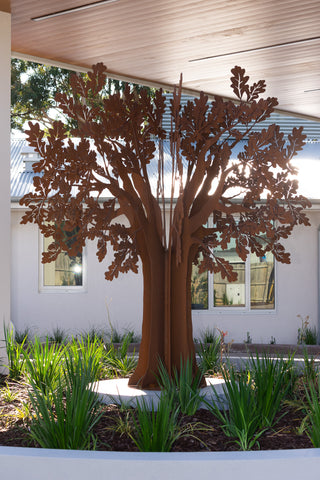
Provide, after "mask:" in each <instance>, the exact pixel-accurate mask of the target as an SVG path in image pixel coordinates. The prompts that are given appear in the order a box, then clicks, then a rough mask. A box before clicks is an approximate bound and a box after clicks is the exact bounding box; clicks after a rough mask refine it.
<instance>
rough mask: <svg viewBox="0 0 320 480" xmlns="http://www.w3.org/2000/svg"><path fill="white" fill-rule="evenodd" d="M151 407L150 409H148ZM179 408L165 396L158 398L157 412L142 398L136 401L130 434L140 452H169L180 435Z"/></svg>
mask: <svg viewBox="0 0 320 480" xmlns="http://www.w3.org/2000/svg"><path fill="white" fill-rule="evenodd" d="M150 407H151V408H150ZM178 414H179V407H177V406H176V405H175V404H174V402H173V400H172V399H171V401H169V399H168V396H167V395H161V396H160V398H159V402H158V406H157V410H156V409H155V406H154V403H153V402H151V405H150V404H149V403H148V402H146V400H145V399H144V398H142V400H137V407H136V409H135V410H134V411H133V413H132V422H133V431H132V433H131V434H130V436H131V438H132V440H133V441H134V443H135V444H136V445H137V447H138V449H139V451H140V452H170V450H171V449H172V446H173V444H174V442H175V441H176V440H177V439H178V438H179V436H180V435H181V430H180V428H179V419H178Z"/></svg>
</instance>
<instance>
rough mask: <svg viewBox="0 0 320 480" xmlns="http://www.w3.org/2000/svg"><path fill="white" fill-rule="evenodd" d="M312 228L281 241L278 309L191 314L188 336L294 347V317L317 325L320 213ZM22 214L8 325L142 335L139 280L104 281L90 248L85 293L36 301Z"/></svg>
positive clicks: (29, 237) (32, 249) (16, 229)
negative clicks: (208, 332)
mask: <svg viewBox="0 0 320 480" xmlns="http://www.w3.org/2000/svg"><path fill="white" fill-rule="evenodd" d="M309 216H310V220H311V223H312V226H311V227H298V228H296V229H295V231H294V235H293V236H292V237H291V238H289V239H288V240H287V241H286V247H287V249H288V250H289V251H290V252H291V257H292V263H291V264H290V265H283V264H277V265H276V267H277V268H276V309H275V310H274V311H268V312H254V311H253V312H246V313H244V312H242V313H241V312H235V311H232V310H231V311H230V313H229V312H223V313H222V312H219V311H217V312H215V313H212V312H206V311H193V326H194V336H199V335H200V333H201V331H204V330H205V329H206V328H213V327H218V328H220V329H222V330H223V331H228V335H227V337H226V341H231V340H234V341H235V342H243V341H244V340H245V339H246V336H247V332H249V333H250V336H251V338H252V340H253V342H257V343H260V342H264V343H269V342H270V339H271V336H273V337H275V339H276V342H277V343H296V340H297V330H298V327H299V326H300V324H301V321H300V319H299V318H298V317H297V315H301V316H303V317H305V316H307V315H309V317H310V323H311V326H312V325H317V318H318V227H319V225H320V211H315V210H313V211H310V213H309ZM20 218H21V211H17V210H14V211H13V212H12V278H13V288H12V319H13V322H14V324H15V326H16V328H17V329H19V330H21V329H23V328H24V327H25V326H30V327H32V328H33V329H34V331H35V332H38V333H40V334H43V333H48V332H50V331H52V329H53V328H55V327H58V326H59V327H62V328H64V329H65V330H66V331H68V332H69V333H70V334H74V333H78V332H81V331H88V330H89V328H90V327H92V326H96V327H97V328H104V329H108V328H109V323H108V322H109V320H108V319H110V321H111V323H112V325H113V326H115V327H116V328H117V329H118V330H125V329H133V330H135V332H136V333H138V334H140V333H141V320H142V295H143V293H142V276H141V274H140V273H139V274H138V275H135V274H133V273H129V274H124V275H120V276H119V277H118V278H117V279H115V280H114V281H113V282H107V281H106V280H105V279H104V271H105V270H106V268H107V265H108V261H106V262H104V263H102V264H100V263H99V262H98V260H97V257H96V255H95V251H96V248H95V243H94V242H92V243H90V244H89V245H88V247H87V268H88V284H87V291H86V292H85V293H59V294H58V293H39V280H38V278H39V269H38V268H39V259H40V253H39V234H38V230H37V227H36V226H34V225H30V224H28V225H20Z"/></svg>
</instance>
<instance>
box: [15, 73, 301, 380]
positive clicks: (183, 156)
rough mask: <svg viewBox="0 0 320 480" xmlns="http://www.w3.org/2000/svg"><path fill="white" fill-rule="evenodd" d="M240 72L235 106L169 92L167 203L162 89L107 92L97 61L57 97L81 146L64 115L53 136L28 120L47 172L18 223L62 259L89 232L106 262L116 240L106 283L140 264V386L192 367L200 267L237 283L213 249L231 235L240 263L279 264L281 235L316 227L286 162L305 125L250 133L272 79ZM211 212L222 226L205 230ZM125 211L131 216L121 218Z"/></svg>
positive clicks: (269, 107)
mask: <svg viewBox="0 0 320 480" xmlns="http://www.w3.org/2000/svg"><path fill="white" fill-rule="evenodd" d="M232 75H233V76H232V78H231V88H232V90H233V92H234V93H235V95H236V96H237V98H238V100H239V102H238V104H235V103H233V102H231V101H224V100H223V99H221V98H219V97H216V98H215V99H214V101H212V102H211V103H208V98H207V97H206V96H205V95H204V94H201V95H200V98H199V99H195V100H194V101H189V102H188V104H187V105H186V106H185V107H184V108H183V109H182V108H181V106H180V94H179V91H181V89H178V90H177V92H175V93H174V95H173V100H172V102H171V115H172V131H171V133H170V141H171V153H172V165H171V172H172V174H171V175H170V177H171V179H170V181H171V198H170V199H169V202H168V201H167V199H165V198H164V197H165V193H164V187H165V184H166V183H167V182H168V179H167V178H166V177H165V170H164V160H163V154H162V148H161V141H162V140H163V139H164V138H165V135H166V134H165V131H164V130H163V128H162V117H163V113H164V110H165V97H164V95H163V94H162V92H161V91H158V92H157V93H156V95H155V98H154V99H150V98H149V97H148V96H147V94H146V93H145V92H144V91H143V90H142V91H141V93H140V94H139V96H138V97H137V95H136V94H134V93H132V92H130V90H129V88H127V89H126V91H125V94H124V95H123V96H120V94H118V93H116V94H114V95H111V96H110V97H109V98H105V99H101V98H100V97H99V91H100V90H101V89H102V87H103V86H104V84H105V67H104V66H103V65H102V64H98V65H96V66H95V67H94V68H93V72H92V73H89V77H88V79H87V80H86V81H85V80H83V79H82V78H79V77H77V76H74V77H73V78H72V84H71V87H72V92H73V94H72V96H71V97H67V96H66V95H65V94H60V95H58V97H57V100H58V102H59V104H60V108H61V109H62V111H63V112H64V114H65V115H68V116H69V117H70V118H71V119H73V120H74V121H76V122H77V125H78V127H77V129H76V130H75V131H74V132H73V135H74V136H75V137H79V138H80V140H79V142H78V143H77V142H74V141H72V140H70V139H67V138H66V131H65V128H64V126H63V124H62V123H61V122H59V121H57V122H55V124H54V126H53V128H52V129H51V130H50V131H49V134H48V136H47V137H45V136H44V133H43V132H42V131H41V130H40V128H39V126H38V125H37V124H31V123H30V130H28V132H27V133H28V141H29V143H30V145H31V146H33V147H34V148H35V149H36V151H37V152H38V153H39V154H40V156H41V160H40V161H39V162H37V163H36V164H35V165H34V171H35V172H37V173H39V174H40V175H39V176H37V177H35V179H34V187H35V190H34V193H29V194H28V195H26V196H25V197H24V198H23V199H22V200H21V204H22V205H25V206H27V207H28V210H27V212H26V214H25V215H24V217H23V220H22V223H27V222H34V223H36V224H38V225H39V227H40V230H41V232H42V233H43V234H44V236H46V237H49V236H52V237H53V238H54V241H53V243H52V244H51V246H50V248H49V251H48V252H47V253H45V254H44V255H43V261H44V262H49V261H52V260H55V259H56V257H57V255H58V254H59V253H60V252H61V251H68V253H69V254H70V255H75V254H76V253H77V252H78V251H79V250H80V249H81V248H82V247H83V246H84V245H85V242H86V240H87V239H89V240H94V239H97V256H98V258H99V260H100V261H102V260H103V259H104V258H105V256H106V254H107V245H108V243H109V244H110V245H111V246H112V248H113V253H114V259H113V261H112V263H111V265H110V266H109V268H108V270H107V272H106V279H107V280H112V279H113V278H115V277H117V276H118V274H119V273H120V272H127V271H129V270H132V271H133V272H137V271H138V261H139V258H140V260H141V264H142V270H143V288H144V295H143V324H142V340H141V348H140V355H139V362H138V366H137V368H136V370H135V372H134V373H133V375H132V376H131V378H130V381H129V384H130V385H132V386H137V385H139V386H141V387H144V388H148V387H149V388H150V387H153V386H154V385H155V384H156V383H157V380H156V378H157V377H156V374H157V372H158V362H159V359H161V360H162V362H164V364H165V365H166V367H167V369H168V371H169V372H171V371H172V369H173V368H177V369H178V370H179V367H180V361H181V359H182V360H186V359H192V361H193V365H194V368H196V366H195V350H194V344H193V336H192V319H191V269H192V264H193V263H196V264H198V265H199V266H200V271H204V270H206V269H208V270H210V271H213V272H221V274H222V276H223V277H227V278H228V280H229V281H232V280H234V279H235V278H236V274H235V273H234V272H233V271H232V266H231V265H230V264H229V263H228V262H227V261H226V260H224V259H222V258H219V257H215V253H214V249H215V248H216V247H218V246H219V247H222V249H224V248H226V247H227V245H228V242H229V241H230V240H231V239H235V242H236V250H237V253H238V255H239V256H240V257H241V258H242V259H243V260H245V258H246V257H247V255H248V254H249V253H250V252H254V253H256V254H257V255H258V256H263V255H264V254H265V253H266V252H267V251H271V252H273V254H274V256H275V258H276V260H278V261H280V262H284V263H289V261H290V259H289V254H288V253H287V252H285V249H284V247H283V245H282V244H281V240H282V239H284V238H287V237H288V236H289V235H290V233H291V231H292V229H293V227H294V226H295V225H297V224H304V225H308V224H309V222H308V219H307V217H306V215H305V213H304V212H303V209H304V208H306V207H307V206H309V202H308V200H307V199H306V198H304V197H301V196H299V195H298V194H297V181H296V180H294V179H292V175H293V174H295V173H296V171H295V170H294V168H293V167H292V165H291V164H290V160H291V158H292V157H293V155H295V153H296V152H297V151H299V150H301V148H302V146H303V140H304V138H305V136H304V135H303V134H302V128H299V129H293V131H292V134H291V135H290V136H289V139H288V143H285V140H284V137H283V134H282V133H280V131H279V127H277V126H275V125H271V126H270V127H268V128H267V129H264V130H262V131H261V132H260V133H257V132H254V127H255V126H256V125H257V124H258V123H260V122H262V121H263V120H265V119H266V118H268V117H269V116H270V114H271V112H272V111H273V109H274V107H275V106H276V105H277V100H276V99H275V98H267V99H262V98H260V95H261V94H262V93H263V92H264V91H265V83H264V81H259V82H258V83H254V84H253V85H251V86H250V85H249V83H248V77H247V76H245V71H244V70H242V69H241V68H240V67H235V68H234V69H233V70H232ZM240 127H241V128H240ZM155 137H156V138H158V139H160V147H159V150H160V152H159V155H157V157H158V166H159V168H158V183H157V188H156V191H154V190H153V188H152V185H151V183H152V182H151V181H150V178H149V176H148V164H150V162H153V161H156V160H155V156H156V146H155V142H154V138H155ZM243 138H247V139H248V141H247V144H246V146H245V147H244V148H243V151H242V153H240V154H239V155H238V159H237V160H236V161H231V160H230V158H231V153H232V149H233V148H234V147H235V146H236V145H237V144H238V143H239V142H240V141H241V140H242V139H243ZM89 139H91V141H89ZM106 197H109V199H106ZM263 197H264V198H265V199H264V200H263V201H262V198H263ZM165 200H166V201H165ZM168 204H169V207H168ZM166 208H167V210H168V211H167V212H166ZM210 215H212V216H213V225H214V226H213V227H212V228H206V227H205V224H206V222H207V220H208V218H209V216H210ZM122 216H125V217H126V218H127V223H126V224H124V223H121V220H117V219H119V218H120V217H122ZM76 226H77V227H78V232H77V235H76V238H75V239H74V241H73V242H71V244H70V241H69V243H68V245H67V244H66V243H65V235H64V234H63V229H65V230H68V231H70V232H72V231H73V230H74V229H75V227H76ZM70 245H71V246H70Z"/></svg>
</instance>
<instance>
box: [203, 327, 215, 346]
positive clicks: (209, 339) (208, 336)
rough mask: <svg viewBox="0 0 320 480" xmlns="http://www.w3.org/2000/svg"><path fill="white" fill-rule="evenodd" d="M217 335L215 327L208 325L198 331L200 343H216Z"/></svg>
mask: <svg viewBox="0 0 320 480" xmlns="http://www.w3.org/2000/svg"><path fill="white" fill-rule="evenodd" d="M217 337H219V335H217V334H216V331H215V329H214V328H209V327H208V328H206V329H205V330H204V331H202V332H201V333H200V342H201V343H216V341H217Z"/></svg>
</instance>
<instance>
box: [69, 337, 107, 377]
mask: <svg viewBox="0 0 320 480" xmlns="http://www.w3.org/2000/svg"><path fill="white" fill-rule="evenodd" d="M67 350H68V351H69V353H70V355H72V357H73V359H74V361H75V362H81V364H82V365H83V366H84V367H85V366H87V368H88V369H90V371H91V374H92V375H93V377H94V380H99V379H100V378H101V377H102V374H103V358H104V354H105V352H104V344H103V342H102V341H101V339H100V338H98V337H96V336H94V337H92V338H91V337H90V335H89V334H87V336H81V337H79V338H73V339H72V341H71V342H69V343H68V345H67ZM84 367H83V368H84Z"/></svg>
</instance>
